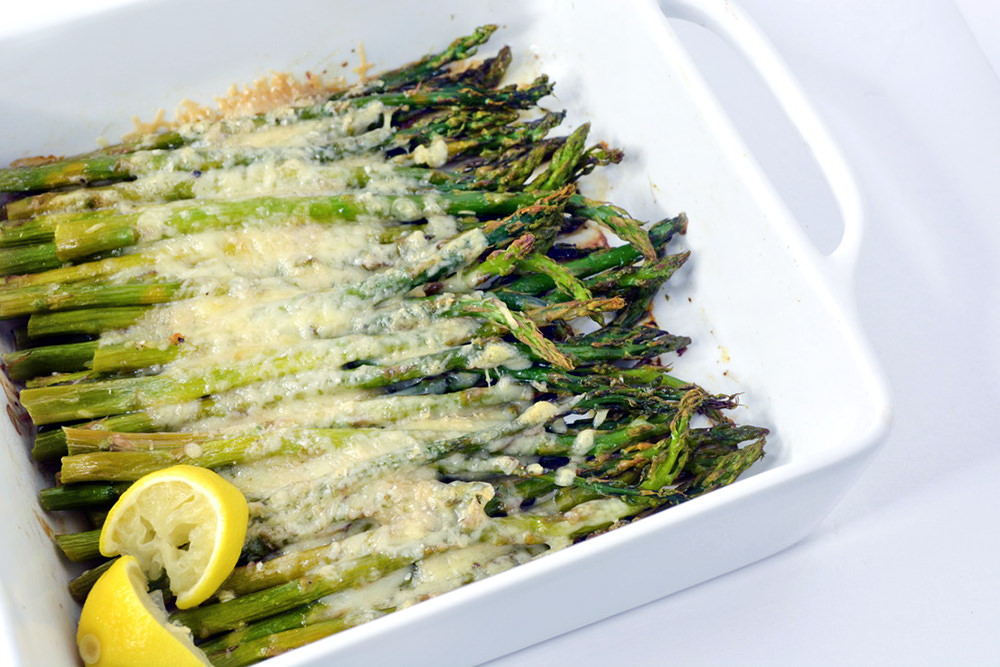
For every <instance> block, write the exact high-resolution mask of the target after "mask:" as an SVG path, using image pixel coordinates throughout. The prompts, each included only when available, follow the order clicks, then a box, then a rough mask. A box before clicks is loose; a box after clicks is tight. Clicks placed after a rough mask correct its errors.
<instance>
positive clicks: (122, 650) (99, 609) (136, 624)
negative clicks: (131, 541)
mask: <svg viewBox="0 0 1000 667" xmlns="http://www.w3.org/2000/svg"><path fill="white" fill-rule="evenodd" d="M147 587H148V582H147V580H146V575H145V574H143V571H142V568H141V567H140V566H139V561H138V560H136V559H135V558H134V557H133V556H122V557H121V558H119V559H118V560H116V561H115V562H114V563H112V565H111V567H110V568H108V570H107V572H105V573H104V574H102V575H101V577H100V578H99V579H98V580H97V582H95V583H94V587H93V588H92V589H91V590H90V594H89V595H88V596H87V601H86V602H84V604H83V611H81V612H80V625H79V626H78V628H77V632H76V645H77V648H78V649H79V651H80V657H81V658H83V662H84V664H85V665H87V666H88V667H124V666H126V665H171V666H172V667H187V666H188V665H197V666H200V665H209V664H211V663H209V661H208V659H207V658H206V657H205V654H204V652H202V651H201V649H199V648H197V647H196V646H195V645H194V641H193V640H192V638H191V633H190V632H189V631H188V630H187V629H186V628H183V627H180V626H178V625H174V624H173V623H171V622H170V621H169V620H168V619H167V612H166V610H165V609H164V608H163V604H162V602H160V603H159V604H157V603H156V601H155V600H154V599H153V598H152V596H150V594H149V593H148V591H147Z"/></svg>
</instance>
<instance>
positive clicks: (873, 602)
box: [0, 0, 1000, 667]
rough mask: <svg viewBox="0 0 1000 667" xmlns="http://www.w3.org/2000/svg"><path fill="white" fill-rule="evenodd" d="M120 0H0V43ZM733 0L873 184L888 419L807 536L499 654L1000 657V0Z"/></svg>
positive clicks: (709, 59)
mask: <svg viewBox="0 0 1000 667" xmlns="http://www.w3.org/2000/svg"><path fill="white" fill-rule="evenodd" d="M128 1H129V0H100V1H99V2H91V3H83V2H71V1H68V0H34V2H32V3H30V6H27V5H28V3H21V4H23V5H25V6H9V5H12V4H13V2H12V0H4V2H5V6H4V7H3V13H4V14H6V16H4V17H3V20H2V21H0V37H3V36H4V35H6V34H11V33H14V32H18V31H20V30H24V29H29V28H33V27H37V26H44V25H45V24H47V23H49V22H53V21H61V20H65V19H66V17H67V16H71V15H74V14H80V13H84V12H89V11H94V10H96V9H97V8H100V7H105V6H113V5H116V4H124V3H125V2H128ZM739 4H740V5H741V6H742V7H743V8H744V9H745V10H746V11H747V12H748V13H749V14H750V15H751V16H752V17H753V18H754V19H755V20H756V22H757V23H758V24H759V26H760V27H761V28H762V29H763V31H764V32H765V33H766V34H767V35H768V37H769V38H770V39H771V41H772V42H773V43H774V45H775V47H776V48H777V49H778V51H779V52H780V53H781V55H782V56H783V57H784V59H785V60H786V62H787V63H788V64H789V66H790V67H791V69H792V70H793V72H794V73H795V75H796V77H797V78H798V79H799V81H800V83H801V85H802V87H803V88H804V90H805V92H806V94H807V96H808V97H809V98H810V99H811V100H812V102H813V103H814V105H815V106H816V108H817V110H818V111H819V112H820V115H821V116H822V117H823V118H824V120H825V122H826V123H827V125H828V127H829V129H830V130H831V132H832V134H833V136H834V139H835V140H836V142H837V143H838V144H839V145H840V147H841V148H842V149H843V152H844V153H845V155H846V156H847V158H848V161H849V162H850V163H851V165H852V167H853V168H854V170H855V172H856V175H857V176H858V178H859V180H860V182H861V185H862V188H863V190H864V194H865V198H866V204H867V217H868V228H867V233H866V237H865V241H864V248H863V251H862V254H861V259H860V263H859V265H858V267H857V270H856V274H855V277H856V295H857V305H858V310H859V312H860V316H861V319H862V322H863V324H864V326H865V329H866V331H867V332H868V334H869V337H870V339H871V341H872V344H873V347H874V348H875V352H876V354H877V355H878V357H879V359H880V361H881V364H882V366H883V368H884V370H885V372H886V374H887V376H888V378H889V381H890V385H891V390H892V393H893V402H894V408H895V423H894V426H893V429H892V431H891V432H890V434H889V437H888V439H887V441H886V443H885V445H884V447H883V449H882V450H881V451H880V453H879V454H878V456H877V458H876V459H875V461H874V462H873V463H872V465H871V467H870V468H869V469H868V470H867V472H866V474H865V475H864V477H863V478H862V479H861V480H860V481H859V482H858V483H857V484H856V485H855V486H854V487H853V488H852V489H851V490H850V492H849V493H848V494H847V495H846V496H845V498H844V499H843V501H842V502H841V503H840V505H838V506H837V508H836V509H835V510H834V511H833V512H832V513H831V514H830V515H829V516H828V517H827V518H826V520H825V521H824V522H823V523H822V524H821V525H820V526H819V527H818V529H817V530H816V531H815V532H814V533H813V534H812V535H811V536H810V537H809V538H807V539H806V540H805V541H803V542H801V543H799V544H798V545H796V546H794V547H792V548H790V549H787V550H786V551H784V552H782V553H779V554H777V555H775V556H773V557H771V558H768V559H766V560H765V561H762V562H759V563H756V564H753V565H750V566H748V567H745V568H743V569H741V570H739V571H737V572H733V573H730V574H728V575H725V576H722V577H719V578H717V579H715V580H713V581H709V582H707V583H705V584H702V585H699V586H697V587H694V588H692V589H689V590H686V591H682V592H681V593H678V594H675V595H673V596H670V597H668V598H665V599H663V600H660V601H657V602H655V603H652V604H649V605H646V606H644V607H642V608H639V609H636V610H633V611H631V612H628V613H625V614H621V615H619V616H616V617H614V618H611V619H608V620H606V621H603V622H601V623H598V624H595V625H593V626H590V627H587V628H584V629H581V630H579V631H576V632H573V633H570V634H568V635H565V636H563V637H559V638H556V639H553V640H550V641H548V642H546V643H544V644H541V645H538V646H534V647H532V648H530V649H526V650H524V651H521V652H519V653H516V654H514V655H512V656H508V657H506V658H503V659H501V660H498V661H496V663H495V664H496V665H498V666H499V665H502V666H504V667H506V666H507V665H511V666H513V665H519V666H520V665H549V664H567V663H569V664H576V665H619V664H634V665H662V664H686V665H755V664H767V665H946V664H947V665H951V664H963V665H1000V437H998V436H997V433H996V431H997V424H996V423H995V422H996V414H997V406H1000V352H998V347H1000V325H998V323H1000V268H998V266H997V264H998V258H1000V2H997V1H996V0H877V1H874V2H873V1H872V0H827V1H826V2H815V0H741V2H740V3H739ZM678 31H679V33H680V35H681V37H682V39H684V40H685V41H686V42H688V43H689V44H690V46H691V48H692V51H693V52H694V55H695V56H696V58H697V59H698V62H699V64H700V65H701V66H702V67H703V70H704V72H705V74H706V77H707V78H708V79H709V80H710V82H712V83H713V85H714V86H715V87H716V89H717V91H718V94H719V96H720V98H721V99H722V100H723V102H724V103H726V104H727V105H728V106H729V109H730V112H731V115H732V116H733V117H734V120H735V121H736V123H737V125H738V126H739V128H740V130H741V131H742V132H743V134H744V137H745V139H746V141H747V142H748V144H749V145H750V148H751V151H752V152H753V154H754V155H755V156H756V157H757V158H758V159H759V160H760V161H761V163H762V164H763V166H764V167H765V169H766V170H767V171H768V173H769V174H771V175H772V177H773V180H774V181H775V183H776V185H777V186H778V187H779V190H780V191H781V192H782V194H783V196H784V197H785V198H786V200H787V201H788V202H789V205H790V207H791V208H792V210H793V212H794V213H795V214H796V215H797V217H798V218H799V219H800V220H802V221H804V223H805V224H806V225H807V229H808V231H809V233H810V235H811V236H813V238H814V239H816V241H817V243H818V244H819V245H820V246H821V247H832V245H835V243H836V239H837V238H838V237H837V234H838V227H837V219H836V213H835V209H834V207H833V204H832V203H831V201H830V200H829V197H828V196H827V194H826V193H825V191H824V189H823V187H822V185H821V184H819V182H818V181H817V179H816V178H815V176H814V171H813V170H812V169H811V165H810V164H809V163H808V159H807V158H805V157H803V152H802V151H801V147H800V146H798V145H797V144H796V139H795V138H794V137H791V136H790V135H789V132H788V131H782V130H780V129H779V130H776V129H775V128H774V127H773V108H772V106H770V105H771V103H770V101H769V99H768V98H767V97H766V95H765V94H764V93H763V92H762V91H761V90H760V88H759V86H757V85H756V84H755V82H754V81H753V80H752V77H749V76H747V73H746V72H744V71H742V70H740V69H739V63H738V62H737V61H735V60H734V58H733V57H732V55H731V54H729V53H728V52H726V51H725V49H723V48H722V47H720V46H719V45H717V44H715V43H714V42H713V41H712V40H711V39H710V38H707V37H706V36H705V35H703V34H701V33H699V30H698V29H696V28H692V27H691V26H678ZM0 85H2V82H0ZM596 590H599V585H595V591H596ZM595 594H597V593H596V592H595ZM0 641H2V638H0Z"/></svg>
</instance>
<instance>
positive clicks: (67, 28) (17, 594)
mask: <svg viewBox="0 0 1000 667" xmlns="http://www.w3.org/2000/svg"><path fill="white" fill-rule="evenodd" d="M668 17H669V18H680V19H688V20H693V21H696V22H698V23H701V24H702V25H705V26H706V27H708V28H709V29H711V30H714V31H715V32H717V33H719V34H720V35H721V36H722V37H724V38H726V39H727V40H729V42H730V43H731V44H732V45H733V46H734V47H735V48H736V49H737V50H738V51H740V52H741V53H742V54H743V56H744V57H745V58H746V59H747V60H748V62H749V63H750V64H751V65H752V66H753V67H755V68H756V69H757V70H758V71H759V73H760V74H761V75H762V77H763V79H764V80H765V82H767V83H768V84H769V85H770V87H771V88H772V91H773V92H774V94H775V95H776V97H777V99H778V100H779V102H781V104H782V105H783V106H784V108H785V110H786V111H787V112H788V119H790V120H791V122H792V124H793V125H794V126H796V127H797V128H798V129H799V130H800V131H801V133H802V136H803V138H804V140H805V141H806V142H807V144H808V145H809V147H810V148H811V150H812V151H813V154H814V155H815V157H816V159H817V163H818V165H819V167H820V169H821V171H822V172H823V173H824V174H825V176H826V178H827V179H828V180H829V185H830V188H831V190H832V192H833V194H834V197H835V199H836V201H837V202H838V204H839V205H840V212H841V215H842V218H843V223H844V233H843V237H842V239H841V241H840V244H839V246H838V247H837V249H836V250H835V251H834V252H833V253H832V254H829V255H824V254H820V253H819V252H817V250H816V249H815V248H814V247H813V246H812V245H811V244H810V243H809V241H808V240H807V238H806V236H805V234H804V233H803V231H802V229H801V228H800V226H799V225H798V224H797V223H796V221H795V220H793V219H792V218H791V216H790V215H789V213H788V211H787V209H786V208H785V206H784V205H783V204H782V202H781V200H780V199H779V197H778V196H777V195H776V194H775V192H774V191H773V189H772V187H771V185H770V184H769V183H768V181H767V179H766V178H765V176H764V175H763V173H762V172H761V170H760V169H759V167H758V166H757V164H756V163H755V162H754V160H753V157H752V156H751V155H749V154H748V152H747V150H746V148H745V146H744V144H743V142H742V141H741V140H740V138H739V136H738V135H737V134H736V133H735V131H734V130H733V129H732V127H731V125H730V123H729V122H728V121H727V119H726V117H725V116H724V114H723V113H722V111H721V110H720V108H719V106H718V104H717V103H716V102H715V100H714V98H713V97H712V96H711V94H710V93H709V91H708V89H707V87H706V86H705V85H704V83H703V82H702V80H701V78H700V77H699V75H698V72H697V71H696V69H695V68H694V66H693V64H692V62H691V60H690V59H689V57H688V55H687V54H686V53H685V52H684V50H683V48H682V47H681V45H680V43H679V41H678V40H677V39H676V38H675V36H674V34H673V32H672V30H671V27H670V22H669V21H668ZM484 23H498V24H500V25H501V26H502V29H501V30H500V31H499V32H498V34H497V35H495V36H494V38H493V39H492V40H491V44H490V45H488V46H489V48H488V49H484V51H483V53H488V52H489V51H490V50H492V49H495V48H498V47H499V46H500V45H502V44H509V45H511V46H512V47H513V48H514V51H515V53H516V54H517V55H518V65H517V67H518V68H519V69H520V71H521V72H522V73H523V74H524V75H525V76H529V75H533V74H535V73H537V72H540V71H544V72H546V73H548V74H549V75H550V76H551V77H552V78H553V79H554V80H555V81H556V82H557V87H556V96H555V99H554V100H553V101H552V102H551V104H550V106H554V107H559V108H565V109H567V110H568V111H569V119H568V120H569V121H570V122H572V123H573V124H576V123H578V122H580V121H582V120H589V121H590V122H592V124H593V131H592V135H591V136H594V137H601V138H603V139H605V140H607V141H608V142H609V143H610V144H612V145H616V146H620V147H622V148H624V149H625V151H626V153H627V155H628V158H627V160H626V161H625V162H624V163H623V164H622V165H621V166H620V167H619V168H616V169H613V170H608V171H607V173H606V174H604V175H601V176H599V177H597V178H593V179H591V182H590V187H592V188H593V189H594V191H595V192H596V194H598V195H600V196H604V197H607V198H609V199H612V200H613V201H615V202H617V203H619V204H621V205H623V206H625V207H626V208H627V209H629V210H630V211H631V212H632V213H633V214H634V215H635V216H636V217H639V218H643V219H650V220H652V219H660V218H663V217H666V216H667V215H673V214H676V213H678V212H680V211H684V212H686V213H687V214H688V216H689V219H690V229H689V232H688V235H687V236H686V238H685V240H684V243H685V244H686V245H687V246H688V247H689V248H690V249H691V250H692V252H693V260H692V261H691V262H689V264H688V266H687V267H686V272H685V274H684V275H683V276H681V277H678V278H675V280H674V281H671V282H672V284H670V286H669V296H670V300H669V302H667V301H663V302H661V304H660V311H659V312H658V313H657V317H658V319H659V322H660V324H661V326H663V327H664V328H666V329H668V330H671V331H675V332H678V333H684V334H687V335H690V336H692V337H693V338H694V341H695V343H694V345H693V347H692V348H691V350H690V351H689V352H688V353H687V354H685V355H684V356H683V357H682V358H681V361H680V362H679V363H678V365H677V372H678V374H679V375H682V376H686V377H691V378H694V379H696V380H697V381H699V382H700V383H701V384H703V385H704V386H706V387H708V388H709V389H710V390H712V391H718V392H724V391H725V392H728V391H740V392H742V403H743V407H742V408H741V409H740V410H741V413H740V415H739V418H740V420H741V421H745V422H752V423H756V424H762V425H766V426H768V427H770V428H771V429H772V431H773V436H772V437H771V438H770V440H769V445H768V448H767V456H766V458H765V459H764V461H762V462H761V463H760V464H758V465H757V466H756V467H755V468H754V470H753V472H752V474H750V475H748V476H746V477H745V478H743V479H741V480H740V481H738V482H737V483H736V484H734V485H732V486H730V487H727V488H724V489H721V490H719V491H716V492H713V493H711V494H708V495H706V496H703V497H700V498H697V499H695V500H693V501H691V502H689V503H686V504H683V505H681V506H678V507H676V508H673V509H670V510H668V511H666V512H662V513H660V514H657V515H654V516H652V517H649V518H646V519H643V520H641V521H639V522H636V523H634V524H631V525H628V526H625V527H623V528H621V529H619V530H616V531H613V532H611V533H609V534H605V535H601V536H599V537H597V538H595V539H592V540H589V541H587V542H584V543H581V544H578V545H575V546H573V547H571V548H569V549H566V550H564V551H561V552H557V553H554V554H552V555H550V556H546V557H545V558H541V559H539V560H537V561H533V562H530V563H527V564H525V565H523V566H520V567H518V568H515V569H514V570H512V571H509V572H506V573H503V574H500V575H497V576H495V577H493V578H491V579H487V580H485V581H481V582H477V583H474V584H472V585H469V586H466V587H465V588H462V589H459V590H457V591H454V592H452V593H448V594H445V595H443V596H440V597H438V598H434V599H431V600H429V601H426V602H423V603H421V604H419V605H416V606H415V607H411V608H409V609H405V610H402V611H400V612H397V613H395V614H392V615H390V616H388V617H385V618H382V619H379V620H376V621H374V622H371V623H368V624H366V625H363V626H361V627H358V628H354V629H351V630H348V631H346V632H344V633H341V634H339V635H336V636H333V637H330V638H328V639H325V640H322V641H319V642H317V643H315V644H312V645H309V646H307V647H305V648H303V649H299V650H296V651H293V652H291V653H288V654H286V655H284V656H281V657H278V658H275V659H273V662H272V663H269V664H274V665H276V666H277V665H319V664H329V663H330V662H331V661H333V660H334V659H336V660H337V661H338V662H339V664H391V663H400V664H430V663H433V664H436V665H447V664H456V665H468V664H473V663H477V662H481V661H485V660H488V659H490V658H492V657H495V656H498V655H502V654H504V653H508V652H511V651H514V650H517V649H519V648H522V647H523V646H526V645H529V644H531V643H534V642H538V641H541V640H543V639H545V638H548V637H551V636H554V635H556V634H558V633H562V632H565V631H568V630H570V629H573V628H576V627H580V626H582V625H584V624H586V623H590V622H593V621H595V620H598V619H600V618H604V617H606V616H609V615H611V614H615V613H617V612H620V611H623V610H625V609H629V608H631V607H634V606H637V605H640V604H643V603H645V602H648V601H650V600H652V599H655V598H659V597H662V596H665V595H668V594H670V593H673V592H675V591H678V590H680V589H682V588H685V587H687V586H691V585H693V584H696V583H699V582H701V581H704V580H706V579H709V578H711V577H715V576H717V575H720V574H723V573H725V572H728V571H731V570H733V569H735V568H738V567H741V566H743V565H746V564H748V563H751V562H753V561H756V560H758V559H761V558H764V557H766V556H769V555H771V554H773V553H775V552H777V551H778V550H781V549H783V548H785V547H787V546H789V545H791V544H793V543H795V542H796V541H798V540H799V539H801V538H802V537H803V536H805V535H806V534H807V533H808V532H809V531H810V529H811V528H812V527H813V526H814V525H815V524H816V523H817V522H818V521H819V520H820V519H821V518H822V517H823V516H824V515H825V514H826V513H827V512H828V511H829V510H830V508H831V507H832V506H833V505H834V504H835V503H836V502H837V500H838V499H839V498H840V497H841V495H842V494H843V493H844V492H845V490H846V489H847V488H848V486H849V485H850V484H851V483H852V482H853V480H854V479H855V478H856V477H857V476H858V475H859V474H860V473H861V471H862V469H863V467H864V466H865V464H866V462H867V461H868V460H869V459H870V457H871V455H872V454H873V452H874V451H875V449H876V448H877V444H878V442H879V441H880V440H881V438H882V436H883V434H884V432H885V430H886V428H887V427H888V423H889V403H888V398H887V394H886V391H885V389H884V384H883V381H882V379H881V376H880V373H879V371H878V368H877V366H876V364H875V363H874V361H873V359H872V357H871V355H870V353H869V351H868V348H867V346H866V344H865V342H864V340H863V336H862V335H861V333H860V331H859V328H858V323H857V320H856V317H855V315H854V312H853V308H852V304H851V297H850V287H851V284H850V276H851V270H852V268H853V265H854V262H855V259H856V254H857V251H858V247H859V242H860V233H861V230H862V227H863V215H862V214H863V209H862V206H861V203H860V199H859V197H858V196H857V193H856V188H855V187H854V185H853V181H852V179H851V176H850V173H849V171H848V170H847V168H846V167H845V166H844V164H843V161H842V160H841V158H840V157H839V153H838V152H837V150H836V148H835V147H834V146H833V145H832V143H831V142H830V140H829V138H828V137H827V134H826V133H825V131H824V130H823V128H822V125H821V124H820V123H819V122H818V121H817V120H816V118H815V116H814V114H813V113H812V112H811V111H810V108H809V106H808V104H806V103H805V101H804V100H803V98H802V96H801V94H800V93H799V91H798V89H797V88H796V87H795V84H794V83H793V82H792V81H791V79H790V78H789V76H788V75H787V71H786V69H785V68H784V66H783V65H782V63H781V61H780V60H779V59H778V58H777V57H776V56H775V55H774V52H773V51H772V50H771V49H770V47H769V46H768V45H767V43H766V41H765V40H764V39H762V38H761V37H760V35H759V33H758V32H757V31H756V29H755V28H754V27H753V25H752V24H751V23H750V21H749V20H748V19H747V18H746V17H745V15H744V14H743V13H742V12H740V11H739V9H738V8H737V7H735V6H734V5H733V3H731V2H724V1H723V0H718V1H716V0H712V1H709V0H702V1H701V2H694V0H691V1H690V2H688V1H682V0H664V1H663V2H660V3H657V2H654V1H652V0H629V1H627V2H615V3H609V2H601V1H599V0H592V1H588V0H576V2H572V3H570V2H559V1H557V0H547V1H546V0H530V1H529V0H524V1H522V2H515V1H507V2H485V1H483V2H466V1H459V0H439V1H436V2H434V3H421V4H416V3H404V2H402V1H393V0H382V1H380V0H342V1H340V2H336V3H333V2H328V1H323V0H315V1H313V0H287V1H286V2H284V3H281V4H280V5H278V4H275V3H271V2H264V1H263V0H250V1H247V2H243V3H240V4H238V5H236V4H232V3H224V2H211V3H207V2H202V1H201V0H181V1H179V2H178V1H173V2H166V1H165V0H162V1H147V2H137V3H135V4H133V5H127V6H125V7H123V8H119V9H116V10H114V11H110V12H106V13H102V14H99V15H96V16H93V17H90V18H87V19H82V20H78V21H75V22H73V23H72V24H71V25H70V24H66V25H60V26H56V27H54V28H49V29H46V30H44V31H39V32H32V33H27V34H22V35H17V36H14V37H11V38H9V39H7V40H6V41H5V42H2V43H0V62H2V63H3V65H2V67H3V70H4V85H3V86H2V87H0V161H3V162H4V163H6V162H9V161H10V160H12V159H15V158H19V157H24V156H27V155H36V154H40V153H66V152H75V151H82V150H86V149H87V148H89V147H91V146H93V145H94V144H93V142H94V140H95V138H97V137H102V136H103V137H108V138H111V139H114V138H117V137H118V136H120V135H121V134H122V133H123V132H125V131H127V130H128V129H129V127H130V121H129V119H130V118H131V117H132V116H133V115H139V116H141V117H144V118H149V117H151V116H152V115H153V112H154V111H155V110H156V109H157V108H159V107H164V108H166V109H173V108H174V107H175V106H176V104H177V103H178V102H179V101H180V100H181V99H184V98H190V99H194V100H197V101H201V102H208V101H210V100H211V98H212V96H213V95H215V94H219V93H221V92H223V91H225V90H226V89H227V88H228V87H229V85H230V84H231V83H234V82H241V83H246V82H249V81H252V80H254V79H255V78H257V77H259V76H261V75H264V74H267V73H268V72H269V71H292V72H302V71H304V70H312V71H318V70H320V69H326V70H329V71H331V72H333V73H336V72H337V71H338V70H341V69H344V68H345V64H346V69H344V71H345V72H347V73H348V75H349V76H350V67H352V66H354V65H355V64H356V63H357V60H358V55H359V54H358V53H357V49H358V46H359V44H360V43H362V42H363V44H364V49H365V52H366V54H367V58H368V59H369V60H370V61H372V62H374V64H375V66H376V67H379V68H380V67H389V66H393V65H396V64H399V63H401V62H404V61H409V60H412V59H413V58H415V57H417V56H419V55H421V54H423V53H425V52H428V51H430V50H433V49H436V48H438V47H440V46H442V45H443V44H445V43H446V42H448V41H450V40H451V39H452V38H453V37H455V36H456V35H459V34H466V33H467V32H469V31H470V30H471V29H472V28H474V27H475V26H477V25H480V24H484ZM775 121H776V122H787V120H786V119H775ZM11 395H12V393H11V391H10V389H9V388H8V397H10V396H11ZM22 430H23V429H22ZM0 437H2V439H3V445H4V449H3V451H4V454H3V456H0V485H2V488H3V489H4V491H5V496H6V498H7V500H6V502H5V503H4V505H5V507H4V511H3V512H2V513H0V536H2V540H3V545H4V546H3V549H2V550H0V639H2V638H3V635H6V644H5V647H6V650H7V651H8V655H9V660H8V661H7V663H8V664H10V663H14V664H16V663H18V662H20V663H23V664H31V665H40V664H44V665H71V664H75V663H76V661H77V658H76V652H75V645H74V643H73V640H72V637H73V633H74V627H75V623H76V615H77V606H76V604H75V603H73V601H72V600H71V599H70V597H69V596H68V594H67V593H66V590H65V581H66V579H67V577H68V575H69V574H70V573H71V572H72V571H73V570H72V568H69V567H67V565H66V564H65V563H64V562H63V561H61V559H60V557H59V556H58V555H57V553H56V551H55V549H54V548H53V546H52V545H51V542H50V538H49V533H50V532H51V531H52V530H54V529H55V530H58V529H61V528H62V526H59V525H57V524H56V522H57V521H58V520H61V519H57V518H55V517H50V516H44V515H43V514H42V512H41V511H40V510H39V509H38V507H37V505H36V503H35V501H34V497H35V494H36V491H37V489H38V488H40V487H41V486H42V485H43V484H44V482H43V475H42V474H41V472H40V471H38V470H37V469H36V468H35V466H34V465H33V464H32V462H31V460H30V458H29V456H28V453H27V445H26V441H25V436H23V435H21V434H20V433H19V432H18V429H17V428H15V425H14V424H12V423H10V422H8V421H7V420H4V423H3V424H0ZM597 580H600V581H601V582H602V583H601V585H600V586H599V587H598V589H599V591H600V593H599V594H597V593H595V587H594V586H593V585H592V583H593V582H594V581H597ZM487 629H488V630H487Z"/></svg>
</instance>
